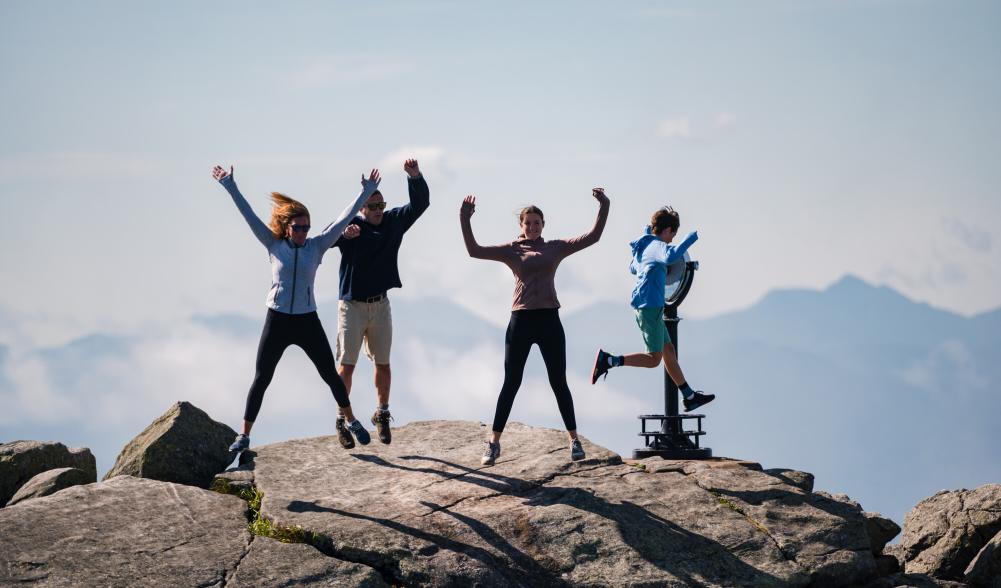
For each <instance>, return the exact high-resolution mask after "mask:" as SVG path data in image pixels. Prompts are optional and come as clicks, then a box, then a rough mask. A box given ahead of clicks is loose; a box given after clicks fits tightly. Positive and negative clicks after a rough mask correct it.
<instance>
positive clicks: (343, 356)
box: [337, 298, 393, 365]
mask: <svg viewBox="0 0 1001 588" xmlns="http://www.w3.org/2000/svg"><path fill="white" fill-rule="evenodd" d="M363 341H364V343H365V355H367V356H368V358H369V359H370V360H372V361H373V362H375V363H377V364H379V365H389V349H390V347H392V345H393V315H392V312H391V311H390V309H389V298H383V299H382V300H380V301H379V302H360V301H357V300H340V301H338V305H337V363H341V364H344V365H355V364H357V363H358V351H359V350H361V344H362V342H363Z"/></svg>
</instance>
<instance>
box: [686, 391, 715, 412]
mask: <svg viewBox="0 0 1001 588" xmlns="http://www.w3.org/2000/svg"><path fill="white" fill-rule="evenodd" d="M714 398H716V395H715V394H703V393H702V392H696V393H695V394H694V395H692V397H691V398H685V399H684V403H685V412H692V411H693V410H695V409H696V408H698V407H700V406H704V405H706V404H709V403H710V402H712V401H713V399H714Z"/></svg>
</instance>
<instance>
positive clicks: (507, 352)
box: [493, 308, 577, 433]
mask: <svg viewBox="0 0 1001 588" xmlns="http://www.w3.org/2000/svg"><path fill="white" fill-rule="evenodd" d="M533 343H534V344H538V345H539V351H541V352H542V360H543V361H544V362H546V372H548V373H549V385H550V386H552V387H553V393H554V394H556V404H557V406H559V408H560V416H562V417H563V424H564V425H565V426H566V428H567V430H568V431H574V430H576V429H577V420H576V419H575V418H574V413H573V397H572V396H571V395H570V386H567V338H566V335H565V334H564V333H563V323H561V322H560V313H559V311H558V310H557V309H555V308H545V309H541V310H516V311H514V312H512V313H511V322H509V323H508V324H507V334H506V335H505V336H504V385H503V386H502V387H501V393H500V397H499V398H498V399H497V411H496V412H495V413H494V425H493V427H494V428H493V430H494V431H495V432H497V433H501V432H503V431H504V425H506V424H507V418H508V417H509V416H510V415H511V406H513V405H514V396H515V395H516V394H517V393H518V388H520V387H521V378H522V376H523V375H524V374H525V362H526V361H528V352H529V351H531V349H532V344H533Z"/></svg>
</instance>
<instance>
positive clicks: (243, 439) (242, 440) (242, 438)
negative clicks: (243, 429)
mask: <svg viewBox="0 0 1001 588" xmlns="http://www.w3.org/2000/svg"><path fill="white" fill-rule="evenodd" d="M248 447H250V437H249V436H247V435H244V434H243V433H240V434H239V435H237V436H236V441H233V444H232V445H230V446H229V450H230V451H243V450H244V449H246V448H248Z"/></svg>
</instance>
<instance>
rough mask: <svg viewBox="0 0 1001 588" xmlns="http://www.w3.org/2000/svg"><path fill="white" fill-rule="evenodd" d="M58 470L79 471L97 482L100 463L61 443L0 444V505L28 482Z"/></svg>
mask: <svg viewBox="0 0 1001 588" xmlns="http://www.w3.org/2000/svg"><path fill="white" fill-rule="evenodd" d="M56 468H77V469H79V470H83V471H84V472H86V473H87V475H88V477H89V481H91V482H96V481H97V461H96V460H95V459H94V455H93V454H92V453H91V452H90V450H89V449H86V448H76V449H69V448H67V447H66V446H65V445H63V444H62V443H47V442H43V441H14V442H12V443H4V444H2V445H0V506H4V505H6V504H7V502H8V501H10V499H11V498H13V497H14V494H16V493H17V491H18V489H19V488H20V487H21V486H23V485H24V483H25V482H27V481H28V480H30V479H32V478H34V477H35V476H37V475H38V474H40V473H42V472H46V471H48V470H53V469H56Z"/></svg>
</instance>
